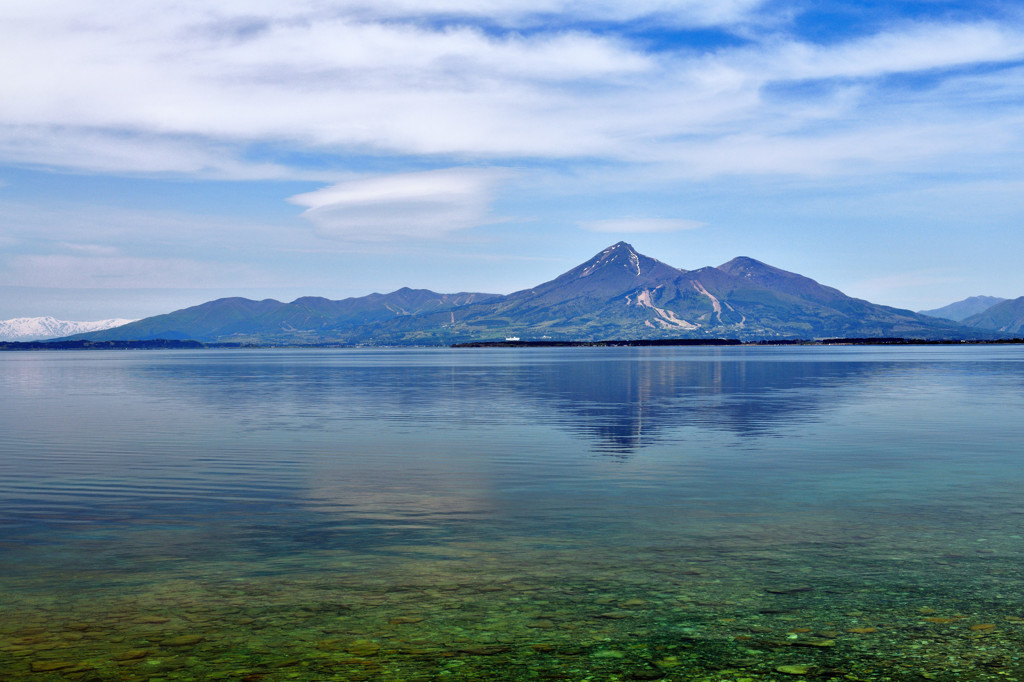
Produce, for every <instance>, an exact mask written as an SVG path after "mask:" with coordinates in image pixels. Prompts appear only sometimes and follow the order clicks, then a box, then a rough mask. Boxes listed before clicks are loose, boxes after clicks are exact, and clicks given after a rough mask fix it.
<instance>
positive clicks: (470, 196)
mask: <svg viewBox="0 0 1024 682" xmlns="http://www.w3.org/2000/svg"><path fill="white" fill-rule="evenodd" d="M504 175H506V173H504V172H503V171H500V170H494V169H477V168H450V169H443V170H434V171H425V172H419V173H401V174H397V175H386V176H378V177H370V178H360V179H356V180H348V181H345V182H339V183H337V184H335V185H331V186H330V187H325V188H323V189H319V190H316V191H315V192H308V193H306V194H298V195H295V196H293V197H291V198H290V199H289V201H290V202H292V203H294V204H298V205H299V206H305V207H306V210H305V211H303V213H302V215H303V217H305V218H307V219H308V220H310V221H311V222H312V223H313V224H314V225H316V227H317V231H318V232H319V233H320V234H321V235H322V236H324V237H327V238H330V239H339V240H345V241H393V240H398V239H409V238H413V239H417V238H426V239H431V238H437V237H441V236H443V235H445V234H447V233H449V232H454V231H456V230H465V229H468V228H471V227H476V226H478V225H483V224H486V223H489V222H494V220H495V219H494V218H493V217H492V216H491V215H490V204H491V199H492V195H493V192H494V189H495V183H496V182H497V181H498V180H499V179H500V178H501V177H503V176H504Z"/></svg>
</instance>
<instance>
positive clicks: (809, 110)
mask: <svg viewBox="0 0 1024 682" xmlns="http://www.w3.org/2000/svg"><path fill="white" fill-rule="evenodd" d="M122 4H123V3H122ZM0 64H3V65H4V66H3V67H2V68H0V92H2V93H3V96H2V97H0V319H6V318H10V317H19V316H41V315H53V316H55V317H59V318H64V319H75V320H86V319H100V318H107V317H143V316H148V315H153V314H159V313H163V312H168V311H170V310H173V309H177V308H181V307H185V306H189V305H195V304H197V303H201V302H204V301H207V300H210V299H213V298H218V297H221V296H246V297H249V298H277V299H279V300H286V301H287V300H293V299H294V298H297V297H299V296H303V295H320V296H326V297H329V298H344V297H348V296H361V295H365V294H368V293H371V292H374V291H379V292H387V291H392V290H394V289H397V288H399V287H402V286H412V287H424V288H430V289H434V290H435V291H443V292H454V291H487V292H496V293H508V292H511V291H514V290H517V289H521V288H525V287H529V286H531V285H534V284H537V283H539V282H542V281H546V280H548V279H551V278H553V277H555V276H557V275H558V274H561V273H562V272H564V271H565V270H567V269H569V268H571V267H573V266H575V265H576V264H578V263H579V262H581V261H583V260H585V259H587V258H589V257H590V256H592V255H593V254H595V253H596V252H598V251H600V250H601V249H603V248H604V247H605V246H607V245H609V244H611V243H614V242H616V241H619V240H626V241H629V242H630V243H632V244H633V245H634V246H635V247H636V248H637V249H638V250H639V251H641V252H642V253H645V254H647V255H650V256H653V257H655V258H658V259H660V260H662V261H665V262H667V263H669V264H671V265H674V266H676V267H681V268H685V269H693V268H698V267H702V266H705V265H719V264H721V263H723V262H725V261H727V260H729V259H731V258H733V257H734V256H739V255H746V256H751V257H753V258H757V259H759V260H762V261H765V262H767V263H770V264H772V265H775V266H778V267H781V268H784V269H787V270H791V271H795V272H799V273H801V274H804V275H807V276H810V277H813V278H814V279H817V280H818V281H820V282H822V283H825V284H828V285H831V286H835V287H838V288H839V289H841V290H843V291H844V292H846V293H848V294H850V295H853V296H858V297H861V298H867V299H869V300H871V301H874V302H877V303H883V304H887V305H894V306H898V307H906V308H911V309H922V308H931V307H937V306H940V305H944V304H946V303H950V302H952V301H954V300H958V299H961V298H965V297H967V296H971V295H977V294H988V295H996V296H1004V297H1017V296H1021V295H1024V268H1022V267H1021V266H1020V254H1021V253H1022V252H1024V8H1022V6H1021V5H1020V3H1019V2H985V1H976V2H969V3H968V2H959V1H944V0H920V1H918V2H898V1H897V2H823V1H822V0H807V1H805V2H790V1H784V2H783V1H779V2H762V1H759V0H675V1H673V0H637V1H634V2H630V3H620V2H610V1H601V0H596V1H595V0H591V1H590V2H579V1H576V0H528V1H526V0H524V1H515V0H478V1H476V2H473V1H470V0H416V1H415V2H414V1H413V0H395V1H392V2H386V1H385V2H381V1H375V2H368V1H359V0H338V1H332V0H296V1H295V2H289V3H281V2H276V1H275V2H271V1H269V0H247V1H246V2H241V1H239V0H227V1H223V2H209V1H206V0H204V1H202V2H199V1H194V0H173V1H172V0H153V1H152V2H144V3H128V6H127V7H120V6H118V7H114V6H112V5H111V4H110V3H109V2H99V1H98V0H75V1H73V2H72V1H70V0H8V1H7V2H4V3H3V5H2V6H0Z"/></svg>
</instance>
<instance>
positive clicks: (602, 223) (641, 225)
mask: <svg viewBox="0 0 1024 682" xmlns="http://www.w3.org/2000/svg"><path fill="white" fill-rule="evenodd" d="M706 224H707V223H702V222H698V221H696V220H681V219H673V218H610V219H607V220H590V221H584V222H581V223H579V226H580V227H582V228H583V229H584V230H590V231H591V232H607V233H609V234H635V233H644V232H679V231H681V230H695V229H697V228H698V227H703V226H704V225H706Z"/></svg>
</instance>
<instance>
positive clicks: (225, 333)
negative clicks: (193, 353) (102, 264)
mask: <svg viewBox="0 0 1024 682" xmlns="http://www.w3.org/2000/svg"><path fill="white" fill-rule="evenodd" d="M494 296H495V295H494V294H480V293H465V292H464V293H458V294H438V293H435V292H433V291H428V290H426V289H409V288H402V289H399V290H398V291H394V292H392V293H390V294H370V295H369V296H362V297H359V298H346V299H344V300H341V301H332V300H330V299H326V298H320V297H315V296H306V297H303V298H298V299H296V300H294V301H292V302H291V303H282V302H281V301H275V300H273V299H265V300H263V301H252V300H250V299H247V298H221V299H217V300H215V301H209V302H207V303H202V304H200V305H197V306H192V307H191V308H185V309H182V310H177V311H175V312H172V313H166V314H164V315H157V316H155V317H147V318H145V319H143V320H138V321H137V322H133V323H131V324H126V325H124V326H122V327H117V328H116V329H109V330H106V331H103V332H94V333H87V334H76V335H74V336H70V337H69V338H70V339H72V340H77V339H89V340H92V341H115V340H125V339H134V340H146V339H195V340H197V341H206V342H222V343H224V342H240V343H246V342H248V343H328V342H342V343H344V342H348V341H349V340H350V339H351V338H353V334H354V330H357V329H359V328H361V327H363V326H366V325H372V324H374V323H376V322H380V321H384V320H389V319H392V318H395V317H401V316H407V315H418V314H424V313H430V312H433V311H436V310H446V309H448V308H453V307H457V306H462V305H467V304H469V303H473V302H475V301H479V300H486V299H489V298H493V297H494Z"/></svg>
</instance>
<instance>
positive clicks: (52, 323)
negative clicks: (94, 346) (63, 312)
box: [0, 317, 135, 341]
mask: <svg viewBox="0 0 1024 682" xmlns="http://www.w3.org/2000/svg"><path fill="white" fill-rule="evenodd" d="M129 322H135V320H122V319H111V320H95V321H92V322H75V321H71V320H58V319H55V318H53V317H15V318H12V319H10V320H0V341H43V340H46V339H57V338H60V337H62V336H71V335H72V334H82V333H85V332H95V331H100V330H103V329H111V328H113V327H120V326H121V325H123V324H128V323H129Z"/></svg>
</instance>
